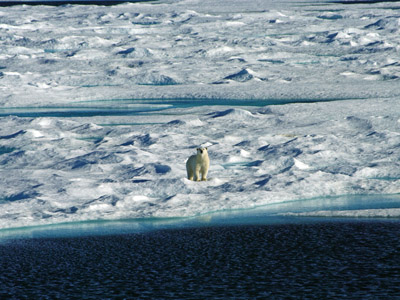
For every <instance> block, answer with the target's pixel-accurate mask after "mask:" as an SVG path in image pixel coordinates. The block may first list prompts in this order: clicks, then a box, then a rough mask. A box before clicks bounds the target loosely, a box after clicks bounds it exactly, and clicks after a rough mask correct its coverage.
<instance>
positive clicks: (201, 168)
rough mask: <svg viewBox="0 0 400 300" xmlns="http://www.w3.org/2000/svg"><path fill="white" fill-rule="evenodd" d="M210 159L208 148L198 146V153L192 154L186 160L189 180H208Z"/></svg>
mask: <svg viewBox="0 0 400 300" xmlns="http://www.w3.org/2000/svg"><path fill="white" fill-rule="evenodd" d="M209 167H210V159H209V158H208V151H207V148H197V154H196V155H192V156H190V157H189V159H188V160H187V162H186V171H187V176H188V179H189V180H194V181H200V173H201V180H203V181H205V180H207V173H208V168H209Z"/></svg>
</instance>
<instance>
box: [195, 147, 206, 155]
mask: <svg viewBox="0 0 400 300" xmlns="http://www.w3.org/2000/svg"><path fill="white" fill-rule="evenodd" d="M207 154H208V152H207V147H205V148H203V147H201V148H197V155H201V156H205V155H207Z"/></svg>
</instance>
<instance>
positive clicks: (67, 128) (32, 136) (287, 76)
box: [0, 0, 400, 228]
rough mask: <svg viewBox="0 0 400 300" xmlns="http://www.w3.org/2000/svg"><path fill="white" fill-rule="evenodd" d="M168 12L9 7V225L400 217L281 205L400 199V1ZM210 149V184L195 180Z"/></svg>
mask: <svg viewBox="0 0 400 300" xmlns="http://www.w3.org/2000/svg"><path fill="white" fill-rule="evenodd" d="M170 2H171V1H158V2H153V3H134V4H132V3H131V4H121V5H116V6H108V7H105V6H91V7H90V10H82V8H81V7H80V6H78V5H67V6H59V7H50V6H40V7H39V6H32V7H29V6H13V7H7V8H4V7H3V8H0V48H1V51H0V92H1V94H0V105H1V106H0V125H1V126H0V176H1V182H0V206H1V208H2V209H1V212H0V228H9V227H20V226H32V225H40V224H53V223H61V222H74V221H86V220H97V219H113V220H114V219H124V218H128V219H130V218H149V217H190V216H195V215H201V214H205V213H208V212H213V211H224V210H227V211H230V210H235V209H252V208H258V207H266V206H269V205H275V206H274V207H276V211H274V213H279V209H280V208H281V212H282V211H284V213H287V214H291V213H292V214H296V215H302V214H312V215H321V216H322V215H325V216H350V215H353V216H379V217H380V216H388V217H394V216H396V217H397V216H398V208H399V204H398V203H399V201H398V200H396V199H395V200H393V201H391V202H390V205H389V206H385V207H380V206H379V200H376V201H375V202H374V203H375V204H374V205H373V206H371V207H367V208H365V207H363V205H362V203H361V202H362V201H361V200H359V202H357V201H358V200H357V201H353V202H352V203H353V204H352V208H351V209H348V207H336V206H335V205H334V203H337V201H336V202H335V201H333V200H332V201H331V202H329V201H328V202H329V205H330V206H329V205H328V204H327V205H328V206H326V205H325V204H326V203H327V202H324V203H325V204H324V205H325V206H323V207H314V209H311V210H310V209H308V210H307V211H302V210H301V207H302V206H301V204H299V205H298V206H297V208H296V207H295V208H294V209H293V211H288V210H285V209H284V207H285V203H288V202H293V203H294V201H299V202H298V203H304V201H303V200H304V199H331V198H330V197H333V198H332V199H336V198H335V197H339V196H340V195H358V196H360V197H364V196H365V197H367V196H368V195H393V194H399V193H400V168H399V164H400V163H399V157H400V152H399V151H400V150H399V149H400V147H399V146H400V121H399V120H400V107H399V105H400V89H399V86H400V81H399V78H400V64H399V60H398V53H399V50H400V38H399V35H398V33H399V29H398V25H399V22H400V16H399V15H398V14H397V9H395V8H398V4H396V3H395V2H392V3H390V5H389V4H388V3H372V4H357V5H343V4H339V3H335V4H333V3H319V2H318V3H317V2H313V1H311V2H309V3H301V4H299V3H298V2H296V0H293V1H290V2H285V3H278V2H271V1H261V0H260V1H258V0H257V1H252V3H251V4H249V2H248V1H243V0H234V1H218V3H216V2H215V1H213V0H204V1H198V0H180V1H174V2H171V3H170ZM314 4H318V5H314ZM341 100H343V101H341ZM344 100H345V101H344ZM302 102H306V103H302ZM276 104H282V105H276ZM199 146H203V147H205V146H207V147H209V155H210V159H211V168H210V172H209V180H208V181H206V182H192V181H189V180H187V179H186V174H185V173H186V172H185V161H186V159H187V158H188V157H189V156H190V155H192V154H194V153H195V149H196V148H197V147H199ZM302 199H303V200H302ZM360 199H361V198H360ZM377 199H379V197H378V198H377ZM302 201H303V202H302ZM360 201H361V202H360ZM296 203H297V202H296ZM354 203H355V204H354ZM314 204H315V203H314ZM366 209H368V210H366ZM348 211H351V212H348Z"/></svg>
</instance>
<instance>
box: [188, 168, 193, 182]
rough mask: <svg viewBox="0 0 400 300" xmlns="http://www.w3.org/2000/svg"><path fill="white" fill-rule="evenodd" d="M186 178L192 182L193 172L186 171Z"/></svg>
mask: <svg viewBox="0 0 400 300" xmlns="http://www.w3.org/2000/svg"><path fill="white" fill-rule="evenodd" d="M187 177H188V179H189V180H193V170H192V169H187Z"/></svg>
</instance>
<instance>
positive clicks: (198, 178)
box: [194, 166, 201, 181]
mask: <svg viewBox="0 0 400 300" xmlns="http://www.w3.org/2000/svg"><path fill="white" fill-rule="evenodd" d="M200 169H201V168H200V166H199V167H197V166H196V170H195V178H194V180H195V181H200Z"/></svg>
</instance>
